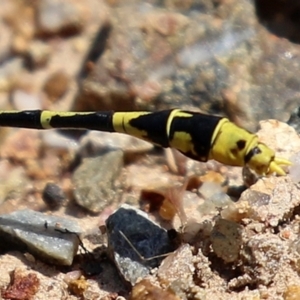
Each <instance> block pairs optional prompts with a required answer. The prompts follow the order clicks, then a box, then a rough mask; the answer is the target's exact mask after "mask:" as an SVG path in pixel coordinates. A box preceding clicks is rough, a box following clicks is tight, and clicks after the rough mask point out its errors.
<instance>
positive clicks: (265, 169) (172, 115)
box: [0, 109, 291, 176]
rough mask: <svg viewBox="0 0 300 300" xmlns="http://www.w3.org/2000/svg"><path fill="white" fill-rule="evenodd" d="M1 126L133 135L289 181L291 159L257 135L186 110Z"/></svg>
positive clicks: (28, 119) (40, 115) (49, 118)
mask: <svg viewBox="0 0 300 300" xmlns="http://www.w3.org/2000/svg"><path fill="white" fill-rule="evenodd" d="M0 126H4V127H5V126H6V127H7V126H8V127H21V128H32V129H51V128H58V129H85V130H99V131H106V132H119V133H124V134H128V135H131V136H134V137H137V138H140V139H143V140H145V141H148V142H151V143H152V144H154V145H157V146H161V147H163V148H168V147H171V148H175V149H177V150H179V151H180V152H181V153H182V154H184V155H185V156H187V157H189V158H191V159H194V160H197V161H201V162H206V161H208V160H211V159H214V160H216V161H218V162H220V163H223V164H225V165H229V166H240V167H242V166H248V167H249V168H250V169H251V170H253V171H254V172H255V173H257V174H258V175H262V176H267V175H270V174H276V175H280V176H284V175H285V174H286V173H285V171H284V169H283V166H288V165H291V162H290V161H289V160H287V159H284V158H280V157H276V156H275V152H274V151H273V150H272V149H270V148H269V147H268V146H267V145H265V144H264V143H262V142H260V141H259V139H258V136H257V135H256V134H253V133H251V132H249V131H247V130H245V129H243V128H241V127H239V126H237V125H235V124H234V123H233V122H230V121H229V120H228V119H227V118H224V117H220V116H215V115H208V114H203V113H199V112H192V111H186V110H181V109H169V110H162V111H156V112H149V111H132V112H114V111H92V112H70V111H67V112H57V111H49V110H25V111H0Z"/></svg>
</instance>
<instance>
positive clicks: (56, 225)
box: [0, 210, 81, 265]
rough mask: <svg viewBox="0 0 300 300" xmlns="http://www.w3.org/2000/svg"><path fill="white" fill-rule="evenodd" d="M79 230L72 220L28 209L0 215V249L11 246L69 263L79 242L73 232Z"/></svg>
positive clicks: (54, 261)
mask: <svg viewBox="0 0 300 300" xmlns="http://www.w3.org/2000/svg"><path fill="white" fill-rule="evenodd" d="M57 229H58V230H59V231H57ZM66 230H67V231H68V232H66ZM70 232H72V233H70ZM80 232H81V230H80V227H79V225H78V224H77V223H76V222H74V221H72V220H68V219H65V218H61V217H56V216H48V215H44V214H42V213H40V212H35V211H31V210H21V211H16V212H13V213H11V214H7V215H2V216H0V240H1V244H0V248H1V250H2V249H3V248H4V247H5V248H10V247H11V248H14V249H18V250H19V249H20V250H22V251H28V252H29V253H31V254H33V255H34V256H35V257H36V258H39V259H41V260H43V261H46V262H48V263H54V264H57V265H71V264H72V261H73V257H74V255H75V254H76V253H77V249H78V245H79V240H78V236H76V234H80ZM75 233H76V234H75Z"/></svg>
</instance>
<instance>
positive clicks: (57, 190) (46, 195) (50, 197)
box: [42, 183, 66, 210]
mask: <svg viewBox="0 0 300 300" xmlns="http://www.w3.org/2000/svg"><path fill="white" fill-rule="evenodd" d="M42 198H43V200H44V202H45V203H46V204H47V206H48V207H49V208H50V209H53V210H56V209H58V208H60V207H61V206H62V205H63V204H64V202H65V201H66V195H65V194H64V192H63V190H62V189H61V187H60V186H58V185H57V184H55V183H47V185H46V186H45V188H44V190H43V193H42Z"/></svg>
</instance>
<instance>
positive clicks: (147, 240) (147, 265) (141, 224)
mask: <svg viewBox="0 0 300 300" xmlns="http://www.w3.org/2000/svg"><path fill="white" fill-rule="evenodd" d="M106 227H107V237H108V247H109V250H110V254H111V256H112V257H113V259H114V261H115V264H116V266H117V268H118V269H119V271H120V274H121V275H122V276H123V278H124V279H125V280H126V281H128V282H130V283H131V284H132V285H134V284H135V283H136V282H137V280H138V279H139V278H143V277H145V276H146V275H148V274H149V272H150V270H151V269H152V268H155V267H157V266H158V265H159V264H160V262H161V261H162V259H163V258H164V257H163V256H162V257H159V258H154V256H157V255H163V254H166V253H169V252H171V251H172V250H173V247H172V245H171V243H170V240H169V238H168V234H167V231H166V230H165V229H163V228H161V227H159V226H158V225H157V224H155V223H154V222H152V221H151V220H150V219H149V218H148V216H147V214H146V213H145V212H143V211H141V210H138V209H135V208H133V207H131V206H129V205H125V204H124V205H122V206H121V208H119V209H118V210H117V211H116V212H115V213H114V214H112V215H111V216H109V218H108V219H107V221H106ZM124 236H125V237H126V238H125V237H124ZM129 242H130V243H131V244H132V245H130V244H129ZM133 247H134V248H135V249H136V250H137V251H138V252H139V254H140V256H142V257H144V259H143V258H141V257H140V256H139V255H138V254H137V253H136V251H135V249H134V248H133Z"/></svg>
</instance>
